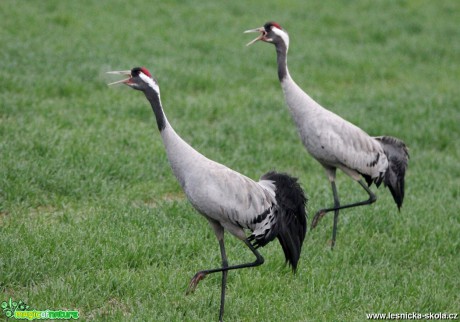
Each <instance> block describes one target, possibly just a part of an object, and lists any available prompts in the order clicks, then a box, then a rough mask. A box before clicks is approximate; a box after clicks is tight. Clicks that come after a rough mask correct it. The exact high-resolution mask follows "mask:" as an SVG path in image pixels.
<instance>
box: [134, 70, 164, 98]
mask: <svg viewBox="0 0 460 322" xmlns="http://www.w3.org/2000/svg"><path fill="white" fill-rule="evenodd" d="M139 77H140V78H141V79H142V80H143V81H144V82H146V83H147V84H148V85H149V86H150V87H151V88H152V89H153V90H154V91H155V92H156V93H157V94H158V96H160V86H158V84H157V82H155V81H154V80H153V79H152V78H150V77H148V76H147V75H145V74H144V73H142V72H140V73H139Z"/></svg>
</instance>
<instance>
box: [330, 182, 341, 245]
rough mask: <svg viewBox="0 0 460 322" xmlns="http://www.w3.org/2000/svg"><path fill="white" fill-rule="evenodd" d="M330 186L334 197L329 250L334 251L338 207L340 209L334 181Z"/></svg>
mask: <svg viewBox="0 0 460 322" xmlns="http://www.w3.org/2000/svg"><path fill="white" fill-rule="evenodd" d="M331 186H332V194H333V195H334V208H335V209H334V225H333V226H332V242H331V250H333V249H334V246H335V238H336V236H337V224H338V222H339V209H338V208H339V207H340V200H339V194H338V193H337V187H336V185H335V181H332V182H331Z"/></svg>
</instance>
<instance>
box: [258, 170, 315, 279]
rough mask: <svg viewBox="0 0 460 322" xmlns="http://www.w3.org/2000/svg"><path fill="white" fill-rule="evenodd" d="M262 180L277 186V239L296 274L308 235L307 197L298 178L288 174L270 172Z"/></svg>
mask: <svg viewBox="0 0 460 322" xmlns="http://www.w3.org/2000/svg"><path fill="white" fill-rule="evenodd" d="M261 179H262V180H271V181H273V182H274V184H275V186H276V191H275V193H276V202H277V204H278V211H279V214H278V215H279V217H278V218H279V219H278V220H277V225H278V227H277V231H278V235H277V237H278V240H279V242H280V244H281V247H282V248H283V252H284V256H285V257H286V262H288V263H289V264H290V265H291V266H292V269H293V271H294V272H295V270H296V269H297V262H298V261H299V258H300V252H301V250H302V244H303V241H304V239H305V235H306V233H307V213H306V210H305V207H306V204H307V197H305V193H304V191H303V189H302V187H301V186H300V185H299V183H298V182H297V178H293V177H291V176H289V175H288V174H285V173H278V172H275V171H270V172H268V173H266V174H264V175H263V176H262V177H261Z"/></svg>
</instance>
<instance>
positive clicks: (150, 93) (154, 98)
mask: <svg viewBox="0 0 460 322" xmlns="http://www.w3.org/2000/svg"><path fill="white" fill-rule="evenodd" d="M144 94H145V97H146V98H147V100H148V101H149V102H150V105H151V106H152V110H153V113H154V114H155V119H156V121H157V125H158V130H159V131H160V132H161V131H163V130H164V128H165V126H166V123H167V121H166V116H165V114H164V112H163V108H162V107H161V102H160V97H159V96H158V94H157V93H156V92H155V91H154V90H153V89H150V88H149V89H147V90H146V91H145V92H144Z"/></svg>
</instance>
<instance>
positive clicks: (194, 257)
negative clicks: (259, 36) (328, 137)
mask: <svg viewBox="0 0 460 322" xmlns="http://www.w3.org/2000/svg"><path fill="white" fill-rule="evenodd" d="M0 9H1V10H0V21H1V22H0V26H1V28H0V40H1V43H2V49H1V50H0V55H1V59H0V135H1V140H0V245H1V246H0V247H1V250H0V290H1V296H0V300H1V301H3V300H7V299H8V298H10V297H12V298H13V299H15V300H20V299H22V300H23V301H25V302H26V303H27V304H29V305H30V306H31V307H32V308H34V309H37V310H45V309H56V310H59V309H76V310H78V311H79V312H80V316H81V319H82V320H138V321H146V320H157V321H167V320H169V321H179V320H185V321H203V320H204V321H209V320H215V319H216V318H217V313H218V307H219V287H220V286H219V285H220V281H219V277H218V276H212V277H208V278H207V279H206V280H205V281H204V282H202V283H201V284H200V286H199V287H198V289H197V291H196V293H195V294H194V295H191V296H185V290H186V287H187V283H188V281H189V278H191V277H192V276H193V274H194V273H195V272H196V271H197V270H199V269H202V268H208V267H214V266H217V265H219V263H220V260H219V251H218V245H217V242H216V240H215V237H214V235H213V233H212V232H211V230H210V229H209V227H208V225H207V223H206V221H205V220H204V219H203V218H202V217H200V216H198V215H197V213H196V212H195V211H194V210H193V209H192V207H191V206H190V205H189V204H188V202H187V200H186V199H185V197H184V195H183V193H182V191H181V190H180V187H179V185H178V184H177V182H176V181H175V178H174V177H173V175H172V173H171V170H170V168H169V165H168V163H167V159H166V156H165V153H164V149H163V146H162V143H161V140H160V137H159V135H158V133H157V130H156V127H155V123H154V121H153V116H152V113H151V111H150V108H149V106H148V104H147V102H146V101H145V99H144V97H143V96H142V95H141V94H140V93H137V92H133V91H130V90H128V89H126V88H121V87H120V88H107V86H106V83H107V82H108V81H111V80H113V79H109V78H108V77H107V76H106V75H105V72H106V71H109V70H117V69H129V68H131V67H134V66H138V65H144V66H146V67H147V68H149V69H150V70H151V71H152V72H153V73H154V74H155V76H156V77H157V78H158V79H159V82H160V86H161V89H162V99H163V104H164V106H165V109H166V112H167V114H168V118H169V120H170V121H171V123H172V124H173V126H174V127H175V128H176V130H177V132H178V133H180V135H181V136H182V137H183V138H184V139H185V140H187V141H188V142H190V143H191V144H192V145H193V146H194V147H195V148H196V149H198V150H199V151H200V152H202V153H203V154H205V155H206V156H208V157H210V158H212V159H214V160H216V161H219V162H221V163H224V164H226V165H228V166H230V167H231V168H233V169H235V170H237V171H239V172H241V173H244V174H246V175H248V176H251V177H253V178H258V177H259V176H260V175H261V174H262V173H264V172H265V171H267V170H270V169H273V168H275V169H277V170H281V171H287V172H290V173H292V174H293V175H295V176H298V177H299V178H300V182H301V184H302V186H303V187H304V188H305V190H306V191H307V193H308V196H309V198H310V203H309V206H308V209H309V212H310V214H311V215H312V214H313V213H314V212H315V211H316V210H317V209H319V208H320V207H323V206H325V205H329V204H331V201H332V196H331V192H330V188H329V184H328V182H327V179H326V177H325V175H324V171H323V170H322V169H321V167H320V166H319V165H318V164H317V163H316V162H315V161H314V160H313V159H312V158H311V157H310V156H308V155H307V153H306V152H305V151H304V149H303V147H302V145H301V143H300V141H299V139H298V136H297V133H296V130H295V128H294V126H293V123H292V121H291V119H290V116H289V114H288V111H287V109H286V108H285V106H284V101H283V97H282V93H281V90H280V88H279V84H278V81H277V78H276V67H275V53H274V49H273V48H272V46H269V45H266V44H256V45H254V46H253V47H250V48H246V47H244V44H245V43H246V42H248V41H249V40H250V39H251V38H250V37H248V36H247V35H243V34H242V31H244V30H246V29H249V28H255V27H259V26H260V25H262V24H263V23H264V22H266V21H267V20H275V21H278V22H279V23H280V24H281V25H283V26H284V27H285V28H286V29H287V30H288V31H289V33H290V37H291V48H290V52H289V64H290V70H291V74H292V76H293V77H294V78H295V79H296V81H297V82H298V83H299V84H300V85H301V86H302V87H303V88H304V89H306V90H307V91H308V92H309V94H310V95H311V96H313V97H314V98H315V99H317V100H318V101H319V102H321V103H322V104H323V105H325V106H327V107H329V108H330V109H331V110H333V111H335V112H336V113H338V114H339V115H342V116H343V117H345V118H347V119H348V120H350V121H352V122H354V123H356V124H358V125H359V126H360V127H362V128H363V129H365V130H366V131H367V132H368V133H370V134H372V135H381V134H388V135H393V136H396V137H399V138H401V139H403V140H404V141H405V142H406V143H407V145H408V146H409V147H410V153H411V160H410V168H409V171H408V174H407V191H406V200H405V204H404V206H403V209H402V211H401V213H398V212H397V210H396V207H395V205H394V204H393V201H392V199H391V196H390V194H389V193H388V191H385V190H384V189H380V190H378V198H379V199H378V201H377V203H376V204H374V205H372V206H370V207H363V208H356V209H353V210H349V211H343V212H342V214H341V217H340V225H339V234H338V244H337V246H336V249H335V250H334V251H333V252H331V251H330V247H329V239H330V234H331V226H332V221H331V218H330V217H326V218H325V219H324V220H323V222H322V223H321V224H320V226H319V227H318V228H317V229H316V230H315V231H311V232H309V233H308V236H307V239H306V242H305V244H304V251H303V254H302V258H301V262H300V267H299V270H298V273H297V274H296V275H292V274H291V272H290V271H289V269H288V268H287V267H285V266H284V265H283V255H282V251H281V249H280V247H279V246H278V245H277V244H276V243H273V244H270V245H268V246H267V247H265V248H264V249H263V250H262V253H263V255H264V256H265V258H266V263H265V264H264V265H263V266H261V267H259V268H257V269H250V270H244V271H239V272H231V273H230V274H229V283H228V292H227V306H226V313H225V317H226V320H228V321H280V320H285V321H316V320H323V321H344V320H349V321H360V320H364V319H365V318H366V316H365V313H368V312H413V311H415V312H421V313H425V312H440V311H442V312H458V311H459V307H460V298H459V293H458V289H459V286H460V285H459V284H460V283H459V280H460V278H459V271H458V267H459V266H460V260H459V232H460V224H459V215H458V209H459V206H460V204H459V201H458V200H459V190H460V189H459V187H460V180H459V178H460V171H459V169H460V168H459V167H458V162H459V151H460V144H459V142H460V135H459V132H460V131H459V127H458V123H459V121H460V112H459V111H460V110H459V106H460V99H459V95H458V84H459V75H460V66H459V57H460V43H459V42H458V41H457V39H459V37H460V29H459V28H458V21H459V20H460V19H459V18H460V17H459V16H460V14H459V13H460V5H459V4H458V3H457V2H456V1H443V2H432V1H400V2H387V1H364V0H363V1H354V2H342V1H335V2H328V3H324V2H321V1H309V2H308V3H306V2H304V1H285V2H283V3H282V4H281V3H279V2H276V1H264V2H263V3H260V2H254V3H246V2H243V1H232V2H231V3H226V4H224V3H218V2H212V1H168V2H161V3H151V2H149V1H137V2H135V3H132V2H126V1H110V2H109V1H98V2H94V1H78V2H63V1H36V2H26V1H23V2H20V1H2V2H1V3H0ZM338 187H339V193H340V196H341V199H342V201H346V200H350V201H352V200H358V199H360V198H362V197H363V196H362V193H361V190H360V189H359V187H358V186H357V185H356V184H353V183H352V182H351V181H350V180H349V179H348V178H346V177H345V176H343V175H339V178H338ZM311 215H310V217H311ZM226 241H227V246H228V254H229V259H230V262H231V263H238V262H243V261H248V260H251V259H252V258H251V255H250V254H248V253H247V252H243V249H244V246H243V245H242V244H241V243H240V242H239V241H237V240H235V239H234V238H232V237H230V236H229V237H228V238H227V239H226ZM0 313H1V312H0ZM2 317H3V315H2Z"/></svg>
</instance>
